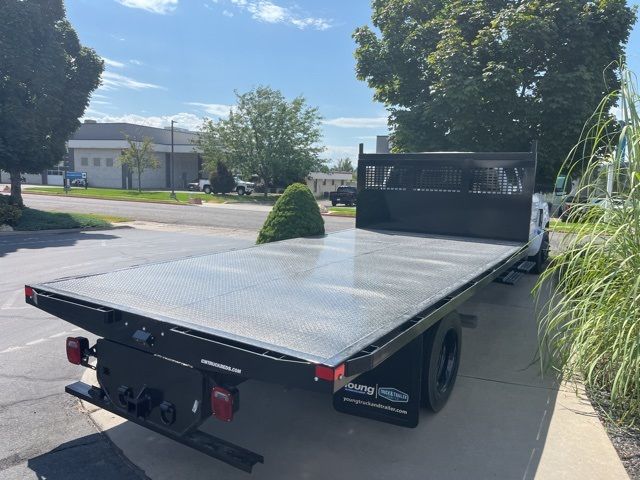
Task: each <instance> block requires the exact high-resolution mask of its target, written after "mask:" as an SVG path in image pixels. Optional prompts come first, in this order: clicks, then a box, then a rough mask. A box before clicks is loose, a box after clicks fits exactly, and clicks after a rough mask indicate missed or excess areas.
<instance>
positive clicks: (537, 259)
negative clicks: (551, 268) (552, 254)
mask: <svg viewBox="0 0 640 480" xmlns="http://www.w3.org/2000/svg"><path fill="white" fill-rule="evenodd" d="M529 260H531V261H532V262H534V263H535V266H534V267H533V273H537V274H540V273H542V272H544V269H545V268H546V267H547V260H549V232H544V234H543V235H542V243H541V244H540V249H539V250H538V253H536V254H535V255H534V256H533V257H529Z"/></svg>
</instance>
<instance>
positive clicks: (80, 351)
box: [67, 337, 89, 365]
mask: <svg viewBox="0 0 640 480" xmlns="http://www.w3.org/2000/svg"><path fill="white" fill-rule="evenodd" d="M88 351H89V340H87V339H86V338H84V337H67V360H69V362H70V363H73V364H74V365H80V364H81V363H82V359H83V357H85V356H86V355H87V354H88Z"/></svg>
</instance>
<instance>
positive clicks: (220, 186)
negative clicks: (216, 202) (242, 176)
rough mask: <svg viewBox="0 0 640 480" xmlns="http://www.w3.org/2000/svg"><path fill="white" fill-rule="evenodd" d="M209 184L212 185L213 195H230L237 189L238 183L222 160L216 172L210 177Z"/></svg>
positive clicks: (219, 161)
mask: <svg viewBox="0 0 640 480" xmlns="http://www.w3.org/2000/svg"><path fill="white" fill-rule="evenodd" d="M209 182H210V183H211V191H212V192H213V193H229V192H232V191H233V190H235V188H236V181H235V180H234V179H233V174H232V173H231V172H230V171H229V168H227V165H226V164H225V163H224V162H223V161H222V160H218V163H217V165H216V171H215V172H213V173H212V174H211V177H209Z"/></svg>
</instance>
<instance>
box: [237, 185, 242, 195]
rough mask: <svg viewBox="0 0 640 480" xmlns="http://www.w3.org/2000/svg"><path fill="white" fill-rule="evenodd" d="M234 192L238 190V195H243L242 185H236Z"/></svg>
mask: <svg viewBox="0 0 640 480" xmlns="http://www.w3.org/2000/svg"><path fill="white" fill-rule="evenodd" d="M236 192H238V195H244V187H238V188H237V189H236Z"/></svg>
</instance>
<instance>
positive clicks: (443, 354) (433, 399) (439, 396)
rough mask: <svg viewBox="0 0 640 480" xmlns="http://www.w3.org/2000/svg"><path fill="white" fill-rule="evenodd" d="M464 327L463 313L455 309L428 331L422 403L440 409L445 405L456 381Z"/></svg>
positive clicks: (435, 409)
mask: <svg viewBox="0 0 640 480" xmlns="http://www.w3.org/2000/svg"><path fill="white" fill-rule="evenodd" d="M461 350H462V326H461V323H460V316H459V315H458V313H457V312H452V313H450V314H449V315H447V316H446V317H444V318H443V319H442V320H440V321H439V322H438V323H436V324H435V325H434V326H433V327H431V328H430V329H429V330H427V332H426V333H425V334H424V364H423V366H422V368H423V370H422V392H421V397H422V398H421V402H422V406H424V407H426V408H429V409H430V410H432V411H434V412H438V411H440V410H441V409H442V407H444V406H445V404H446V403H447V400H449V396H451V392H452V390H453V387H454V385H455V383H456V377H457V375H458V367H459V365H460V352H461Z"/></svg>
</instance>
